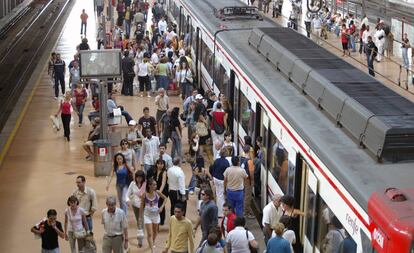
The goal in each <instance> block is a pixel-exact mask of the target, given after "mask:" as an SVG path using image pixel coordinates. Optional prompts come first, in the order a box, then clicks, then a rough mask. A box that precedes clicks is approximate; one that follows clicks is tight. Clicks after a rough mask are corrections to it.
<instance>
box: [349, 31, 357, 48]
mask: <svg viewBox="0 0 414 253" xmlns="http://www.w3.org/2000/svg"><path fill="white" fill-rule="evenodd" d="M349 49H352V52H356V48H355V36H354V35H350V36H349Z"/></svg>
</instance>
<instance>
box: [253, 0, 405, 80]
mask: <svg viewBox="0 0 414 253" xmlns="http://www.w3.org/2000/svg"><path fill="white" fill-rule="evenodd" d="M247 3H248V4H250V5H253V4H255V3H256V1H255V0H247ZM316 3H319V2H318V1H317V2H316ZM291 4H292V7H291V12H290V14H289V16H288V17H287V18H288V20H289V22H288V27H290V28H292V29H295V30H298V27H299V22H300V20H301V16H302V15H301V14H302V1H291ZM257 6H258V9H259V10H261V11H263V12H264V13H269V12H270V10H272V17H273V18H278V17H279V16H281V15H282V7H283V0H257ZM310 7H311V10H307V11H306V13H305V15H304V18H303V22H304V27H305V30H306V34H307V37H309V38H311V35H312V37H313V38H314V40H315V42H316V43H317V44H319V45H322V41H323V39H325V40H327V39H328V35H329V34H330V33H333V34H334V35H336V36H337V37H338V38H340V42H341V47H342V51H343V54H342V56H349V55H351V53H354V52H359V54H363V55H365V57H366V60H367V65H368V72H369V74H370V75H372V76H375V71H374V62H375V61H376V62H381V61H382V60H383V57H387V58H391V57H392V56H394V52H393V51H394V41H395V40H396V38H394V34H393V33H392V32H391V29H390V26H389V25H386V24H385V23H384V21H383V20H381V19H380V18H377V20H376V21H375V22H374V25H371V27H370V24H369V22H368V17H367V15H364V16H363V17H361V18H360V19H358V18H357V17H355V16H354V15H353V13H349V14H347V15H345V16H344V15H343V14H341V13H340V12H339V11H336V12H334V11H332V10H330V9H329V7H328V6H319V5H318V4H316V5H315V6H312V5H311V6H310ZM358 44H359V45H358ZM410 48H411V44H410V41H409V39H408V35H407V34H406V33H404V34H403V38H402V40H401V55H402V63H401V66H402V67H403V68H405V69H409V67H410V58H411V57H412V55H409V54H408V52H409V49H410Z"/></svg>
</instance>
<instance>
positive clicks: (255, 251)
mask: <svg viewBox="0 0 414 253" xmlns="http://www.w3.org/2000/svg"><path fill="white" fill-rule="evenodd" d="M247 232H249V230H247V229H246V238H247V244H248V245H249V250H250V253H258V252H259V251H258V250H257V248H255V247H252V245H250V241H249V234H248V233H247Z"/></svg>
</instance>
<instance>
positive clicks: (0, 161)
mask: <svg viewBox="0 0 414 253" xmlns="http://www.w3.org/2000/svg"><path fill="white" fill-rule="evenodd" d="M45 66H46V65H45ZM44 70H45V67H43V69H42V71H41V74H40V75H39V77H38V78H37V81H36V84H35V86H34V87H33V90H32V91H31V92H30V95H29V97H28V99H27V102H26V104H25V105H24V107H23V110H22V111H21V112H20V114H19V117H18V118H17V121H16V125H15V126H14V128H13V131H12V132H11V134H10V136H9V138H8V139H7V142H6V145H4V148H3V150H2V151H1V153H0V167H1V166H2V164H3V160H4V158H5V157H6V154H7V152H8V151H9V148H10V146H11V144H12V142H13V140H14V137H15V136H16V133H17V130H18V129H19V127H20V125H21V123H22V121H23V118H24V116H25V115H26V111H27V108H29V104H30V103H31V102H32V100H33V96H34V94H35V91H36V90H37V88H38V86H39V83H40V79H41V78H42V77H43V75H44ZM29 80H30V79H29ZM10 115H11V114H10Z"/></svg>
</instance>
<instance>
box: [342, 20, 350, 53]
mask: <svg viewBox="0 0 414 253" xmlns="http://www.w3.org/2000/svg"><path fill="white" fill-rule="evenodd" d="M348 40H349V31H348V29H346V25H345V24H342V29H341V42H342V52H343V54H342V56H345V55H346V54H347V55H350V54H351V53H350V52H349V49H348ZM345 53H346V54H345Z"/></svg>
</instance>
